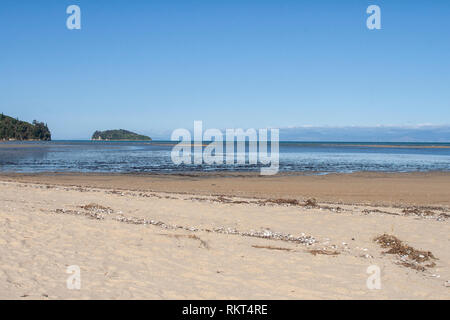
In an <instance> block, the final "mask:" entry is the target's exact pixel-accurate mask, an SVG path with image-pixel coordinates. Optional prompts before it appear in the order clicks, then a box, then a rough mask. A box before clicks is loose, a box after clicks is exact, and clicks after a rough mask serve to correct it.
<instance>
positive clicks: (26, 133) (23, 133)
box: [0, 113, 52, 141]
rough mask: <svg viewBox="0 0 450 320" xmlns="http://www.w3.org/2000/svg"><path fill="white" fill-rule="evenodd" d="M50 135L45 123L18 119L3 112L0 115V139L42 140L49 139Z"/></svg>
mask: <svg viewBox="0 0 450 320" xmlns="http://www.w3.org/2000/svg"><path fill="white" fill-rule="evenodd" d="M51 139H52V135H51V133H50V130H49V129H48V127H47V125H46V124H45V123H43V122H38V121H36V120H34V121H33V123H28V122H25V121H20V120H19V119H14V118H12V117H9V116H5V115H4V114H3V113H2V114H1V115H0V140H43V141H49V140H51Z"/></svg>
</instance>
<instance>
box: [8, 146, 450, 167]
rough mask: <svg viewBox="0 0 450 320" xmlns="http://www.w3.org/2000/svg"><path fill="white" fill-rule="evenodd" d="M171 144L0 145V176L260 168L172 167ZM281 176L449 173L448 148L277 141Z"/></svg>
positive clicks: (449, 155)
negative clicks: (42, 173) (357, 173)
mask: <svg viewBox="0 0 450 320" xmlns="http://www.w3.org/2000/svg"><path fill="white" fill-rule="evenodd" d="M173 145H174V143H173V142H169V141H152V142H112V141H111V142H106V141H51V142H5V143H1V144H0V171H2V172H25V173H37V172H99V173H100V172H102V173H105V172H115V173H139V172H141V173H144V172H145V173H150V172H154V173H180V172H192V171H196V172H198V171H204V172H211V171H256V170H258V171H259V169H260V167H261V165H248V164H246V165H238V164H233V165H225V164H220V165H206V164H202V165H194V164H183V165H176V164H174V163H173V162H172V160H171V157H170V153H171V151H172V148H173ZM279 154H280V160H279V161H280V163H279V171H280V172H307V173H312V174H327V173H334V172H344V173H350V172H360V171H378V172H426V171H450V144H449V143H447V144H445V143H435V144H430V143H364V142H352V143H341V142H339V143H334V142H320V143H317V142H280V147H279Z"/></svg>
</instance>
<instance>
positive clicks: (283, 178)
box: [0, 172, 450, 206]
mask: <svg viewBox="0 0 450 320" xmlns="http://www.w3.org/2000/svg"><path fill="white" fill-rule="evenodd" d="M0 180H4V181H20V182H33V183H45V184H58V185H67V186H83V187H97V188H110V189H123V190H142V191H161V192H174V193H189V194H202V195H228V196H241V197H253V198H255V197H256V198H285V199H298V200H304V199H308V198H316V199H317V200H320V201H322V202H336V203H349V204H352V203H359V204H375V205H446V206H450V172H430V173H375V172H366V173H353V174H328V175H306V174H302V173H290V174H279V175H276V176H260V175H258V174H257V173H211V174H209V173H189V174H188V173H186V174H184V175H180V174H79V173H73V174H72V173H42V174H18V173H11V174H5V173H3V174H0Z"/></svg>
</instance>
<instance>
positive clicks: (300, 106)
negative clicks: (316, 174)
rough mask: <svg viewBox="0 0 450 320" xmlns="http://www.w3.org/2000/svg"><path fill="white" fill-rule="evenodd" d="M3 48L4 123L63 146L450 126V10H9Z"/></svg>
mask: <svg viewBox="0 0 450 320" xmlns="http://www.w3.org/2000/svg"><path fill="white" fill-rule="evenodd" d="M71 4H76V5H79V6H80V8H81V15H82V16H81V24H82V26H81V27H82V29H81V30H68V29H67V28H66V19H67V17H68V14H66V8H67V6H69V5H71ZM371 4H376V5H379V6H380V7H381V14H382V17H381V19H382V20H381V23H382V30H373V31H370V30H368V29H367V27H366V19H367V17H368V14H367V13H366V8H367V7H368V6H369V5H371ZM0 40H1V43H0V109H1V110H0V111H2V112H4V113H5V114H7V115H11V116H14V117H19V118H20V119H23V120H26V121H32V120H33V119H38V120H42V121H46V122H47V123H48V125H49V127H50V129H51V130H52V133H53V137H54V138H55V139H75V138H90V136H91V134H92V133H93V131H95V130H96V129H101V130H104V129H116V128H124V129H129V130H134V131H138V132H142V133H154V132H158V131H164V130H167V129H170V130H171V129H173V128H179V127H186V128H190V127H191V126H192V123H193V121H194V120H203V121H204V123H205V126H207V127H217V128H233V127H244V128H249V127H256V128H259V127H266V126H271V127H287V126H301V125H313V126H324V125H325V126H347V125H362V126H375V125H416V124H423V123H430V124H450V1H448V0H433V1H425V0H423V1H414V0H408V1H407V0H389V1H380V0H373V1H361V0H343V1H336V0H330V1H325V0H308V1H301V0H270V1H267V0H215V1H212V0H208V1H207V0H198V1H190V0H177V1H175V0H160V1H151V0H145V1H144V0H141V1H140V0H131V1H125V0H108V1H106V0H95V1H94V0H83V1H76V0H70V1H66V0H40V1H34V0H27V1H24V0H2V1H1V2H0Z"/></svg>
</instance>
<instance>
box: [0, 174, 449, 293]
mask: <svg viewBox="0 0 450 320" xmlns="http://www.w3.org/2000/svg"><path fill="white" fill-rule="evenodd" d="M312 197H314V198H317V199H318V200H319V201H318V204H317V206H314V202H313V201H312V202H310V206H304V203H305V200H307V199H309V198H312ZM279 198H284V199H295V201H293V200H292V201H281V200H279ZM268 199H272V200H270V201H268ZM449 201H450V175H449V174H443V173H430V174H374V173H365V174H353V175H329V176H320V177H319V176H304V175H290V176H276V177H264V178H263V177H256V176H253V175H250V174H249V175H227V176H221V175H193V176H165V175H153V176H152V175H147V176H133V175H80V174H40V175H20V174H9V175H6V174H3V175H1V176H0V228H1V233H0V298H3V299H18V298H23V299H80V298H99V299H115V298H124V299H139V298H149V299H186V298H188V299H316V298H318V299H346V298H349V299H356V298H360V299H386V298H390V299H393V298H398V299H411V298H414V299H432V298H437V299H449V298H450V292H449V290H450V288H449V287H446V285H445V283H446V281H448V280H450V250H449V248H450V242H449V241H450V238H449V235H450V228H449V219H450V216H449V215H450V208H449V207H450V203H449ZM89 204H95V205H91V206H87V207H86V205H89ZM385 233H386V234H390V235H394V236H396V237H397V238H398V239H401V240H402V241H403V242H404V243H405V244H407V245H408V246H410V247H412V248H414V249H417V250H423V251H425V252H428V251H430V252H431V253H432V255H433V256H434V257H435V258H436V259H430V260H428V261H418V262H417V261H414V260H411V259H410V257H412V256H413V254H411V255H410V256H409V257H405V256H403V257H402V256H400V254H399V253H398V252H400V251H393V253H394V254H385V253H383V252H386V251H388V250H389V248H382V247H381V246H380V243H376V242H374V241H373V239H374V238H375V237H377V236H380V235H383V234H385ZM406 248H408V247H406ZM412 248H410V249H408V250H412ZM425 255H426V256H428V255H427V254H425ZM70 265H77V266H79V267H80V269H81V289H80V290H69V289H68V288H67V286H66V279H67V278H68V277H69V275H68V274H67V273H66V268H67V267H68V266H70ZM371 265H376V266H379V267H380V269H381V285H382V287H381V289H380V290H369V289H368V288H367V285H366V280H367V278H368V276H369V274H367V273H366V271H367V268H368V267H369V266H371Z"/></svg>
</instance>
